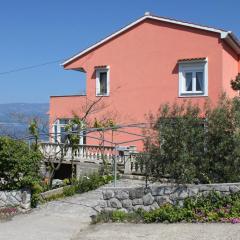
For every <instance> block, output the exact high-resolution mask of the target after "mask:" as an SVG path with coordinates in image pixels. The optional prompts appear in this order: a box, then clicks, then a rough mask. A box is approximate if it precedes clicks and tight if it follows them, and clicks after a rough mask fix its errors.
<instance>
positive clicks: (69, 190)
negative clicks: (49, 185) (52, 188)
mask: <svg viewBox="0 0 240 240" xmlns="http://www.w3.org/2000/svg"><path fill="white" fill-rule="evenodd" d="M75 193H76V187H75V186H65V187H63V195H64V196H66V197H69V196H73V195H74V194H75Z"/></svg>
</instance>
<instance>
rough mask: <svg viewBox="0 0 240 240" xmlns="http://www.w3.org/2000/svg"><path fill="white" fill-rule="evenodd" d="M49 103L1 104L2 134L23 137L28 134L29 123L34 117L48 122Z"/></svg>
mask: <svg viewBox="0 0 240 240" xmlns="http://www.w3.org/2000/svg"><path fill="white" fill-rule="evenodd" d="M48 110H49V104H48V103H9V104H0V135H9V136H13V137H16V138H21V137H24V136H26V135H28V130H27V129H28V124H29V121H30V120H31V119H33V118H37V119H39V120H40V122H41V123H42V124H45V125H47V123H48V114H47V112H48Z"/></svg>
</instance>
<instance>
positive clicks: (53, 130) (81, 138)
mask: <svg viewBox="0 0 240 240" xmlns="http://www.w3.org/2000/svg"><path fill="white" fill-rule="evenodd" d="M60 120H67V121H71V118H59V119H57V120H56V121H55V122H54V123H53V125H52V132H53V139H52V142H54V143H62V142H61V128H62V127H66V126H67V123H64V124H62V123H60ZM55 126H56V129H57V132H55ZM55 134H56V135H57V139H56V140H57V141H55ZM80 134H81V135H82V134H83V133H82V132H81V133H80ZM79 144H80V145H83V136H80V140H79Z"/></svg>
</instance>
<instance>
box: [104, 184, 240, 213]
mask: <svg viewBox="0 0 240 240" xmlns="http://www.w3.org/2000/svg"><path fill="white" fill-rule="evenodd" d="M211 191H215V192H219V193H220V194H221V195H228V194H230V193H234V192H238V191H240V183H227V184H226V183H224V184H201V185H159V186H157V185H153V186H151V187H149V188H148V189H144V188H143V187H140V188H139V187H138V188H113V187H111V188H104V189H103V190H102V197H103V199H102V200H101V201H100V207H101V210H102V211H113V210H117V209H119V210H122V211H125V212H130V211H134V210H137V209H139V208H141V209H144V210H146V211H150V210H154V209H156V208H158V207H159V206H161V205H163V204H165V203H170V204H179V205H180V206H181V205H183V200H184V199H185V198H187V197H194V196H198V195H204V196H205V195H208V194H209V193H210V192H211Z"/></svg>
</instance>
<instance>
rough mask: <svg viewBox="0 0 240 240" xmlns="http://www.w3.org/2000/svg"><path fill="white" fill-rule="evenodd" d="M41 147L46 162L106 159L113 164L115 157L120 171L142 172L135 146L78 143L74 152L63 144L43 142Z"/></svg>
mask: <svg viewBox="0 0 240 240" xmlns="http://www.w3.org/2000/svg"><path fill="white" fill-rule="evenodd" d="M40 149H41V152H42V153H43V155H44V158H45V162H47V161H51V162H55V163H57V162H58V161H62V163H65V164H66V163H71V162H72V161H73V162H74V164H80V163H94V164H103V159H104V161H105V163H107V164H110V165H113V164H114V159H115V160H116V163H117V166H118V170H120V172H123V173H125V174H142V170H140V168H139V167H138V166H137V165H136V161H135V156H136V152H135V148H131V147H129V148H125V149H122V148H117V149H115V148H114V147H111V146H99V145H78V148H77V149H75V150H74V152H73V153H72V149H71V148H70V147H66V148H64V146H63V144H57V143H49V142H43V143H41V147H40ZM61 150H62V151H61ZM61 154H62V156H61Z"/></svg>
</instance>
